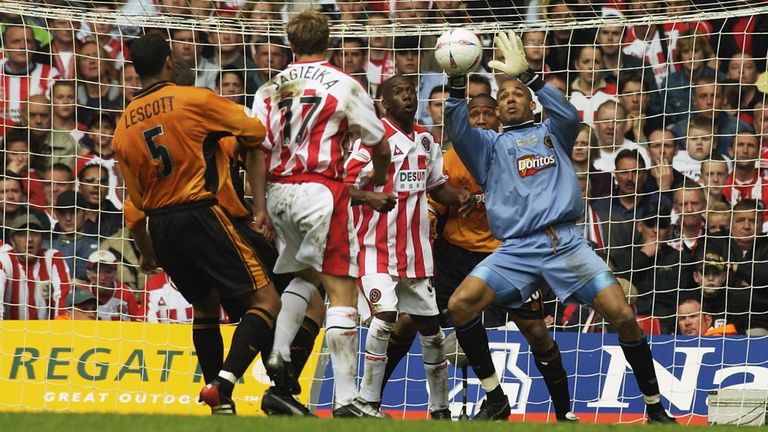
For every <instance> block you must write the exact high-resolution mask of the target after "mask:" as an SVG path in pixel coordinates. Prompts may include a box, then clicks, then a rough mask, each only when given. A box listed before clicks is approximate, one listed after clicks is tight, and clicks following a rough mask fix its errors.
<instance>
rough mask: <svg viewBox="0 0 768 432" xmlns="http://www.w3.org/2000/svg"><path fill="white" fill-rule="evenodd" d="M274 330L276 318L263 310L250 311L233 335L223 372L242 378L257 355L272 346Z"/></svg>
mask: <svg viewBox="0 0 768 432" xmlns="http://www.w3.org/2000/svg"><path fill="white" fill-rule="evenodd" d="M274 328H275V318H274V317H273V316H272V314H270V313H269V312H267V311H265V310H264V309H261V308H253V309H250V310H248V311H247V312H246V313H245V315H243V318H242V319H241V320H240V323H239V324H238V325H237V328H236V329H235V334H234V335H232V345H231V346H230V348H229V354H228V355H227V359H226V360H225V361H224V367H222V370H225V371H227V372H230V373H232V374H233V375H235V376H236V377H237V378H238V379H239V378H240V377H242V376H243V374H244V373H245V371H246V370H247V369H248V366H250V365H251V363H252V362H253V359H254V358H256V355H257V354H258V353H259V352H260V351H262V350H264V349H268V347H271V346H272V341H273V339H274V336H275V331H274ZM220 381H222V382H225V383H228V382H229V381H227V380H220ZM227 387H228V386H227ZM225 394H226V393H225Z"/></svg>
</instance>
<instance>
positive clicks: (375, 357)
mask: <svg viewBox="0 0 768 432" xmlns="http://www.w3.org/2000/svg"><path fill="white" fill-rule="evenodd" d="M394 326H395V323H388V322H386V321H384V320H380V319H378V318H376V317H374V318H373V320H372V321H371V325H370V326H369V327H368V337H367V338H366V339H365V369H364V372H363V382H362V383H361V384H360V397H361V398H362V399H364V400H366V401H368V402H379V401H381V383H382V380H383V379H384V369H385V368H386V367H387V346H389V335H390V333H392V327H394Z"/></svg>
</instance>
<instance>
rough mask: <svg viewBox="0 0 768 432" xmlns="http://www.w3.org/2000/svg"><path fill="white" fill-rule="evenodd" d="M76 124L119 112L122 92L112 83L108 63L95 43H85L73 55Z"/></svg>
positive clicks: (106, 56) (114, 80) (105, 54)
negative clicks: (101, 115)
mask: <svg viewBox="0 0 768 432" xmlns="http://www.w3.org/2000/svg"><path fill="white" fill-rule="evenodd" d="M76 58H77V121H78V122H80V123H83V124H88V122H89V121H90V120H91V117H92V116H94V115H96V116H98V115H100V114H103V113H105V112H108V111H112V112H118V111H120V110H121V109H122V103H123V100H122V92H121V90H120V85H119V84H118V82H117V80H116V79H115V76H116V75H115V74H116V71H115V68H114V66H112V64H111V63H112V59H111V58H110V57H109V56H108V55H107V53H106V52H104V49H102V48H100V47H99V46H98V45H97V44H96V42H86V43H84V44H83V45H81V46H80V48H79V49H78V51H77V57H76Z"/></svg>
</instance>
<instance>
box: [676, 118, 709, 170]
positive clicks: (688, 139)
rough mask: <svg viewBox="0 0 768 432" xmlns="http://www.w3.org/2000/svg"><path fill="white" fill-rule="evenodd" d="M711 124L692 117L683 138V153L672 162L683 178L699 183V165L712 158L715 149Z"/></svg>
mask: <svg viewBox="0 0 768 432" xmlns="http://www.w3.org/2000/svg"><path fill="white" fill-rule="evenodd" d="M712 133H713V132H712V123H710V122H709V121H707V120H705V119H704V118H702V117H693V119H692V120H691V123H690V124H689V125H688V134H687V135H686V136H685V151H684V152H679V153H678V154H677V156H675V158H674V159H673V160H672V166H673V167H674V168H675V169H676V170H677V171H680V172H681V173H683V175H684V176H686V177H687V178H689V179H691V180H693V181H696V182H697V181H699V179H700V178H701V163H702V162H703V161H705V160H707V159H709V158H711V157H712V152H713V150H714V148H715V144H714V141H715V139H714V137H713V135H712Z"/></svg>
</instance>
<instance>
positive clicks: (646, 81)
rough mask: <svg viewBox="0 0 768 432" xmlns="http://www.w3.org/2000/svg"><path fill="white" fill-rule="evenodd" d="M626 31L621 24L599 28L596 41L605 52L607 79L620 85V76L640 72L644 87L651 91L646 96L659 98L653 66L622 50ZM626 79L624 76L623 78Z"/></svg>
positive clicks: (604, 64) (604, 62)
mask: <svg viewBox="0 0 768 432" xmlns="http://www.w3.org/2000/svg"><path fill="white" fill-rule="evenodd" d="M624 33H625V30H624V28H623V27H620V26H603V27H600V28H599V29H598V30H597V39H596V43H597V45H598V46H599V47H600V50H601V51H602V52H603V68H604V69H605V71H606V72H605V76H604V78H605V80H606V81H607V82H608V83H610V84H615V85H618V83H619V77H620V76H623V75H624V74H632V75H637V74H639V75H641V76H642V77H643V78H642V80H643V85H644V87H645V88H646V89H647V91H648V92H650V93H649V95H647V96H646V97H648V98H649V99H650V98H653V99H658V85H657V84H656V80H655V78H654V76H653V71H652V70H651V68H649V67H644V66H643V61H642V60H641V59H639V58H637V57H634V56H631V55H628V54H624V52H622V46H623V43H622V42H623V40H624ZM635 71H641V72H635ZM624 79H625V78H623V77H622V80H624Z"/></svg>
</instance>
